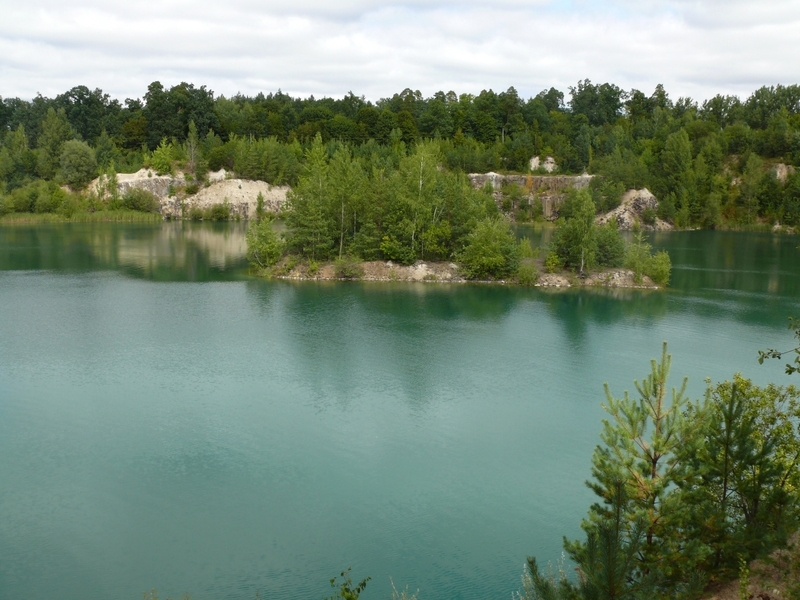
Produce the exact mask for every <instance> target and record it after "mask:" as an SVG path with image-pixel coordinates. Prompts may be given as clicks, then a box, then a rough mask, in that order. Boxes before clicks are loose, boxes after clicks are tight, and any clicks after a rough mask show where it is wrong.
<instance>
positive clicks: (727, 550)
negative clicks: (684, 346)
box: [520, 343, 800, 600]
mask: <svg viewBox="0 0 800 600" xmlns="http://www.w3.org/2000/svg"><path fill="white" fill-rule="evenodd" d="M670 363H671V357H670V355H669V354H667V347H666V343H665V344H664V348H663V352H662V356H661V360H660V361H655V360H654V361H651V369H650V374H649V375H648V376H647V377H646V378H645V379H643V380H641V381H637V382H635V385H636V391H637V394H638V397H635V398H632V397H629V396H628V393H627V392H626V393H625V394H624V396H623V397H622V398H615V397H613V396H612V395H611V393H610V391H609V388H608V386H607V385H606V404H605V405H604V408H605V409H606V411H607V412H608V413H609V416H610V418H609V419H608V420H606V421H604V422H603V431H602V434H601V436H600V437H601V440H602V444H601V445H598V446H597V448H596V449H595V452H594V455H593V458H592V480H591V481H590V482H588V485H589V487H590V488H591V489H592V490H593V491H594V492H595V494H596V495H597V496H598V499H599V502H597V503H595V504H593V505H592V506H591V508H590V510H589V516H588V518H587V519H585V520H584V521H583V523H582V528H583V529H584V531H585V533H586V537H585V540H583V541H575V542H568V541H565V550H566V551H567V553H568V554H569V556H570V558H571V559H572V560H573V561H575V563H576V564H577V565H578V573H579V577H578V581H577V583H572V582H570V581H569V580H568V578H566V577H565V576H564V575H563V574H562V575H561V577H560V578H559V579H558V580H557V579H556V578H554V577H552V576H551V577H547V576H544V575H542V574H541V573H540V572H539V570H538V568H537V565H536V562H535V559H528V573H526V575H525V576H524V577H523V588H524V595H522V594H521V595H520V597H521V598H525V599H526V600H527V599H533V598H564V599H566V598H570V599H579V598H580V599H586V600H588V599H597V598H664V599H666V598H696V597H698V594H699V592H700V591H701V590H702V589H703V587H704V585H705V583H707V582H708V581H709V580H711V579H717V580H720V579H722V580H724V579H725V578H729V577H733V576H735V575H736V574H737V572H738V573H739V574H740V575H743V577H741V581H745V582H746V580H747V576H748V571H747V568H746V565H747V563H748V561H749V560H751V559H753V558H755V557H757V556H762V555H763V554H765V553H768V552H769V551H770V550H771V549H773V548H775V547H776V546H778V545H780V544H782V543H784V542H785V540H786V537H787V535H788V534H789V533H790V532H792V531H794V530H795V529H796V527H797V524H798V517H799V516H800V502H799V501H800V464H799V463H800V430H798V428H797V423H798V422H800V390H798V389H796V388H794V387H792V386H789V387H779V386H775V385H773V384H770V385H768V386H766V387H759V386H756V385H755V384H753V383H752V382H751V381H750V380H748V379H745V378H743V377H742V376H741V375H738V374H737V375H735V376H734V378H733V380H731V381H725V382H722V383H719V384H717V385H715V386H712V385H711V384H710V383H709V384H708V387H707V392H706V396H705V399H704V400H702V401H695V402H690V401H689V400H688V399H687V398H686V397H685V389H686V380H684V382H683V385H682V386H681V388H680V389H679V390H676V389H674V388H672V390H671V392H670V391H669V389H668V385H667V381H668V377H669V370H670ZM791 568H793V567H791V565H789V566H788V567H787V569H791ZM744 585H745V586H746V583H745V584H744ZM743 589H744V588H743Z"/></svg>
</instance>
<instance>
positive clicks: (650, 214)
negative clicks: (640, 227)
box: [642, 206, 658, 227]
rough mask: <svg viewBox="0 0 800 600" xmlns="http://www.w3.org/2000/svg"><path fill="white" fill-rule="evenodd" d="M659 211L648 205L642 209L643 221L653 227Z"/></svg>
mask: <svg viewBox="0 0 800 600" xmlns="http://www.w3.org/2000/svg"><path fill="white" fill-rule="evenodd" d="M657 216H658V215H657V213H656V211H655V209H654V208H652V207H650V206H648V207H647V208H645V209H644V210H643V211H642V223H644V224H645V225H650V226H651V227H652V226H653V225H655V224H656V217H657Z"/></svg>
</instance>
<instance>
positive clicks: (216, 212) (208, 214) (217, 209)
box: [203, 202, 231, 221]
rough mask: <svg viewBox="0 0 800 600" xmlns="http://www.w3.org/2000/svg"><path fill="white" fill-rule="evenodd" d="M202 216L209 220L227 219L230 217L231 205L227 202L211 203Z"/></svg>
mask: <svg viewBox="0 0 800 600" xmlns="http://www.w3.org/2000/svg"><path fill="white" fill-rule="evenodd" d="M203 218H204V219H207V220H209V221H228V220H229V219H230V218H231V207H230V206H229V205H228V203H227V202H223V203H222V204H212V205H211V206H209V207H208V208H207V209H206V210H205V213H204V214H203Z"/></svg>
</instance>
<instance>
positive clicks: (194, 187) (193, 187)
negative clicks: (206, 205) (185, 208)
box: [184, 181, 200, 196]
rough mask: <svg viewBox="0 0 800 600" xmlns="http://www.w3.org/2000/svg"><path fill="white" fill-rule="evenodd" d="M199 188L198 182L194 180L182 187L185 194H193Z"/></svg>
mask: <svg viewBox="0 0 800 600" xmlns="http://www.w3.org/2000/svg"><path fill="white" fill-rule="evenodd" d="M199 190H200V184H198V183H197V182H196V181H194V182H192V183H190V184H189V185H187V186H186V187H185V188H184V191H185V192H186V195H187V196H194V195H195V194H196V193H197V192H198V191H199Z"/></svg>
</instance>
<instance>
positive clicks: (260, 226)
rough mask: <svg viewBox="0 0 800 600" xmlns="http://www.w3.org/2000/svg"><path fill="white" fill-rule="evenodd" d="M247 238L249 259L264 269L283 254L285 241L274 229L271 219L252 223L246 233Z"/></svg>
mask: <svg viewBox="0 0 800 600" xmlns="http://www.w3.org/2000/svg"><path fill="white" fill-rule="evenodd" d="M245 239H246V240H247V259H248V260H249V261H250V263H251V264H253V265H257V266H259V267H261V268H262V269H264V268H266V267H271V266H272V265H274V264H276V263H277V262H278V261H279V260H280V258H281V255H282V254H283V243H282V242H281V240H280V239H278V235H277V234H276V233H275V232H274V231H273V229H272V227H271V225H270V223H269V221H259V222H255V223H253V224H251V225H250V227H249V228H248V229H247V234H246V235H245Z"/></svg>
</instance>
